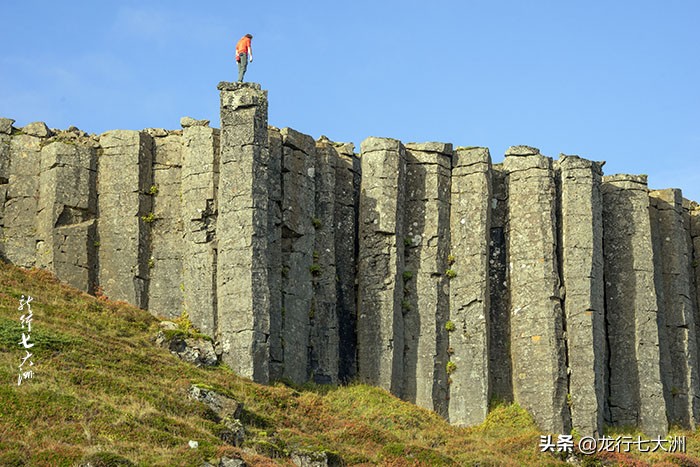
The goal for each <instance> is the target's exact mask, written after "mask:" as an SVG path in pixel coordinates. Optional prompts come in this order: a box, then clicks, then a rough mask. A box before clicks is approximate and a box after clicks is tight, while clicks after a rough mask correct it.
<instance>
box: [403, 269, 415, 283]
mask: <svg viewBox="0 0 700 467" xmlns="http://www.w3.org/2000/svg"><path fill="white" fill-rule="evenodd" d="M411 279H413V271H404V272H403V281H404V282H408V281H410V280H411Z"/></svg>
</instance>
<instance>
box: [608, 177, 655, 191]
mask: <svg viewBox="0 0 700 467" xmlns="http://www.w3.org/2000/svg"><path fill="white" fill-rule="evenodd" d="M603 183H612V184H614V185H615V186H619V187H620V188H637V189H643V190H646V189H647V176H646V175H630V174H615V175H606V176H604V177H603Z"/></svg>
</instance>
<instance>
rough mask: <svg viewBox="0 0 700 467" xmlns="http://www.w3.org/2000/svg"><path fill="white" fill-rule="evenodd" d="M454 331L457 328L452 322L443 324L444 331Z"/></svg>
mask: <svg viewBox="0 0 700 467" xmlns="http://www.w3.org/2000/svg"><path fill="white" fill-rule="evenodd" d="M455 329H457V326H455V323H454V322H453V321H448V322H446V323H445V330H446V331H447V332H452V331H454V330H455Z"/></svg>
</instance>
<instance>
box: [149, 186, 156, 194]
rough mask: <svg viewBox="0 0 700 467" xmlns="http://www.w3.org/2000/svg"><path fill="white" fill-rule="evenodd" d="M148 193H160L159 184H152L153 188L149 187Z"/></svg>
mask: <svg viewBox="0 0 700 467" xmlns="http://www.w3.org/2000/svg"><path fill="white" fill-rule="evenodd" d="M148 194H149V195H151V196H155V195H157V194H158V185H151V188H149V189H148Z"/></svg>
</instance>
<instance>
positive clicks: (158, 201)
mask: <svg viewBox="0 0 700 467" xmlns="http://www.w3.org/2000/svg"><path fill="white" fill-rule="evenodd" d="M148 132H149V134H150V135H151V136H152V137H153V184H152V185H151V186H150V187H149V188H148V191H147V193H148V194H149V195H150V196H151V198H152V200H153V201H152V202H153V217H154V220H153V222H152V223H151V232H150V246H151V252H150V256H149V258H148V268H149V279H150V280H149V285H148V309H149V311H151V312H152V313H155V314H158V315H161V316H167V317H170V318H173V317H176V316H180V314H182V312H183V310H184V309H185V308H184V296H183V295H184V293H183V292H184V290H183V289H184V275H183V256H184V255H183V248H182V241H183V236H184V229H183V221H182V209H181V199H180V193H181V192H182V191H181V185H180V180H181V171H182V153H183V144H182V134H181V132H179V131H173V132H169V131H166V130H163V129H150V130H148ZM181 285H182V287H181ZM188 313H189V312H188ZM195 313H196V312H195ZM190 319H191V316H190ZM209 335H211V334H209Z"/></svg>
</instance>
